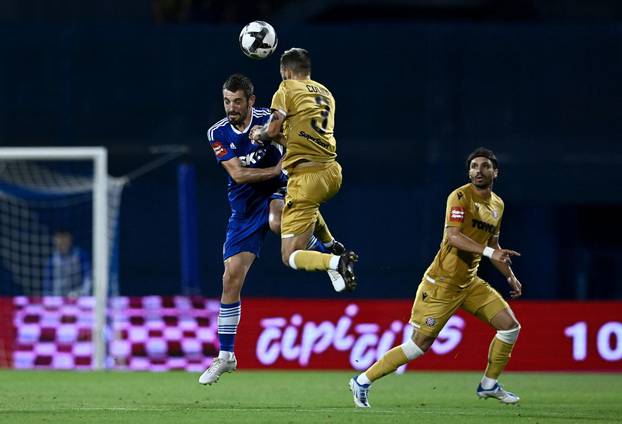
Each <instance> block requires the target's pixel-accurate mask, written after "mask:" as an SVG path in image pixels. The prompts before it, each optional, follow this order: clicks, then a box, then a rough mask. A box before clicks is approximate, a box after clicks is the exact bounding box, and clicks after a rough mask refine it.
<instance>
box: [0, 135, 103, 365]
mask: <svg viewBox="0 0 622 424" xmlns="http://www.w3.org/2000/svg"><path fill="white" fill-rule="evenodd" d="M18 160H19V161H28V160H32V161H91V162H92V164H93V173H92V202H93V203H92V204H93V207H92V241H91V249H92V280H93V296H94V299H95V304H94V320H93V328H92V343H93V361H92V366H93V368H94V369H103V368H104V367H105V361H106V309H107V303H108V302H107V300H108V282H109V281H108V278H109V234H108V224H109V221H108V220H109V216H108V186H109V182H108V155H107V150H106V148H104V147H23V148H22V147H0V179H1V178H2V172H3V169H2V166H3V165H2V164H3V162H4V161H18Z"/></svg>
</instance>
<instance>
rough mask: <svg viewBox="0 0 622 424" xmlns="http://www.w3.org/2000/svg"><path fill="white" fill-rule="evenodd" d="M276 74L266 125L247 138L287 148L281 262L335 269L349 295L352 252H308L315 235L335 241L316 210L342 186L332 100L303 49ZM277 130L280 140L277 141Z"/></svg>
mask: <svg viewBox="0 0 622 424" xmlns="http://www.w3.org/2000/svg"><path fill="white" fill-rule="evenodd" d="M280 71H281V77H282V78H283V81H282V82H281V85H280V86H279V89H278V90H277V91H276V93H275V94H274V96H273V98H272V105H271V107H270V108H271V109H272V115H271V118H270V122H269V123H268V124H267V125H266V126H264V127H255V128H253V129H252V130H251V135H250V137H251V139H253V140H256V141H266V140H271V139H274V140H278V142H279V143H283V144H284V145H285V147H286V148H287V152H286V153H285V157H284V158H283V164H282V166H283V169H285V170H286V171H287V173H288V176H289V179H288V182H287V195H286V197H285V207H284V208H283V214H282V217H281V256H282V259H283V263H284V264H285V265H286V266H289V267H291V268H293V269H300V270H305V271H333V272H334V275H335V278H333V285H334V286H335V289H336V290H337V291H342V290H348V291H352V290H354V289H355V287H356V276H355V274H354V263H355V262H356V261H357V260H358V257H357V255H356V254H355V253H354V252H352V251H345V252H343V253H341V252H340V253H341V254H330V253H321V252H317V251H311V250H309V249H308V245H309V240H310V239H311V237H312V235H313V234H314V232H315V234H316V235H317V236H318V238H319V239H321V240H333V237H332V236H331V235H330V233H329V230H328V227H327V226H326V223H325V221H324V220H323V219H322V216H321V215H320V214H319V208H320V205H321V204H322V203H324V202H326V201H327V200H329V199H330V198H331V197H333V196H334V195H335V194H337V192H338V191H339V188H340V187H341V166H340V165H339V163H337V161H336V157H337V151H336V150H337V147H336V141H335V137H334V135H333V129H334V126H335V99H334V98H333V95H332V94H331V92H330V91H329V90H328V89H327V88H326V87H325V86H323V85H322V84H320V83H318V82H317V81H313V80H312V79H311V59H310V57H309V53H308V52H307V51H306V50H304V49H300V48H292V49H289V50H287V51H286V52H285V53H283V55H282V56H281V67H280ZM281 130H282V131H283V137H279V134H280V133H281ZM329 273H330V272H329Z"/></svg>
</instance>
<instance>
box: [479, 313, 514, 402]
mask: <svg viewBox="0 0 622 424" xmlns="http://www.w3.org/2000/svg"><path fill="white" fill-rule="evenodd" d="M490 324H491V325H492V326H493V327H494V328H495V329H497V334H495V336H494V337H493V339H492V341H491V343H490V347H489V349H488V366H487V367H486V371H485V372H484V376H483V377H482V380H481V382H480V384H479V386H478V387H477V396H478V397H479V398H482V399H487V398H494V399H497V400H499V401H500V402H502V403H506V404H515V403H518V401H519V400H520V398H519V397H518V396H517V395H516V394H514V393H512V392H508V391H506V390H505V389H504V388H503V387H502V386H501V385H500V384H499V383H498V379H499V376H500V375H501V373H502V372H503V370H504V369H505V366H506V365H507V364H508V362H509V361H510V357H511V356H512V349H513V348H514V344H515V343H516V339H517V338H518V333H519V332H520V328H521V327H520V324H519V323H518V321H517V320H516V317H515V316H514V313H513V312H512V310H511V309H510V308H509V306H508V307H507V308H506V309H503V310H502V311H501V312H498V313H497V314H495V316H494V317H493V318H492V319H491V320H490Z"/></svg>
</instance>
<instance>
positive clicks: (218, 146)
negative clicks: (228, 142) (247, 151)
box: [212, 141, 228, 158]
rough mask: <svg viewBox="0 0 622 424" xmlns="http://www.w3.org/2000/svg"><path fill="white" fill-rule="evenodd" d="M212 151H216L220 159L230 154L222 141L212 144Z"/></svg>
mask: <svg viewBox="0 0 622 424" xmlns="http://www.w3.org/2000/svg"><path fill="white" fill-rule="evenodd" d="M212 149H214V153H215V154H216V156H217V157H218V158H221V157H223V156H224V155H226V154H227V153H228V151H227V149H225V147H224V146H223V145H222V143H221V142H220V141H214V142H213V143H212Z"/></svg>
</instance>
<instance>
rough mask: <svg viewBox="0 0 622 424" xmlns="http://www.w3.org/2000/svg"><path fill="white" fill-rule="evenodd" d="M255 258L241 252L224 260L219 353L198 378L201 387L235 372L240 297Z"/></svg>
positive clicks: (219, 319) (240, 306) (219, 316)
mask: <svg viewBox="0 0 622 424" xmlns="http://www.w3.org/2000/svg"><path fill="white" fill-rule="evenodd" d="M255 257H256V256H255V254H253V253H250V252H241V253H238V254H236V255H233V256H231V257H229V258H227V259H226V260H225V272H224V275H223V278H222V284H223V289H222V296H221V298H220V312H219V313H218V340H219V342H220V352H219V354H218V357H217V358H215V359H214V361H213V362H212V364H211V365H210V367H209V368H208V369H207V370H205V372H204V373H203V374H201V377H200V378H199V383H201V384H212V383H215V382H216V381H218V378H220V376H221V375H222V374H224V373H225V372H232V371H235V369H236V368H237V364H238V362H237V359H236V358H235V353H234V345H235V336H236V334H237V330H238V324H239V323H240V315H241V312H242V305H241V302H240V293H241V291H242V286H243V285H244V280H245V279H246V274H247V273H248V271H249V269H250V267H251V265H252V264H253V261H254V260H255Z"/></svg>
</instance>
